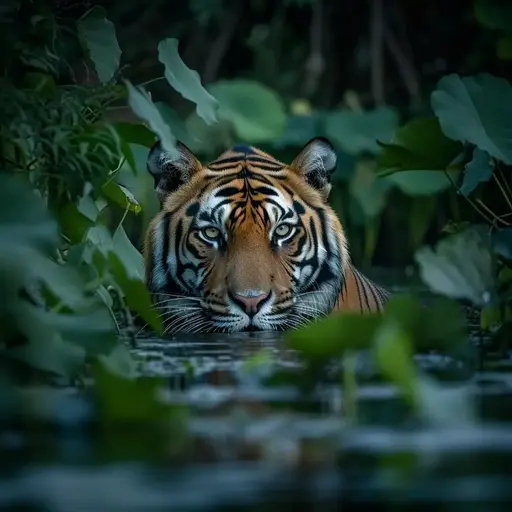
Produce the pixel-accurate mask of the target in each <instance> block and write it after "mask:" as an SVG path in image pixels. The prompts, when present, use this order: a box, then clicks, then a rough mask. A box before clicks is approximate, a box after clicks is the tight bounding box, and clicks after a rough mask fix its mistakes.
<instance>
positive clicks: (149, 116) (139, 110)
mask: <svg viewBox="0 0 512 512" xmlns="http://www.w3.org/2000/svg"><path fill="white" fill-rule="evenodd" d="M126 87H127V89H128V103H129V104H130V107H131V109H132V110H133V111H134V112H135V114H136V115H137V116H139V117H140V118H141V119H144V121H146V122H147V123H148V125H149V127H150V128H151V129H152V130H153V131H154V132H155V133H156V134H157V135H158V138H159V139H160V141H161V142H162V146H163V147H164V148H165V150H166V151H168V152H169V153H171V154H172V155H175V156H176V157H177V156H178V151H177V150H176V138H175V137H174V135H173V133H172V132H171V129H170V128H169V126H168V125H167V124H166V122H165V121H164V120H163V118H162V114H160V111H159V110H158V108H157V107H156V106H155V104H154V103H153V102H152V101H151V98H150V97H149V95H148V93H147V92H146V91H145V90H144V89H142V88H140V87H134V86H133V85H132V84H131V83H130V82H128V81H127V82H126Z"/></svg>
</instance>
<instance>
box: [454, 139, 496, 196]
mask: <svg viewBox="0 0 512 512" xmlns="http://www.w3.org/2000/svg"><path fill="white" fill-rule="evenodd" d="M493 170H494V166H493V165H492V162H491V159H490V158H489V153H487V151H482V150H481V149H478V148H474V149H473V158H472V159H471V162H469V163H468V164H467V165H466V167H465V168H464V178H463V181H462V185H461V187H460V191H461V193H462V194H463V195H465V196H468V195H469V194H471V192H473V190H475V188H476V187H477V186H478V184H479V183H482V182H485V181H489V180H490V179H491V177H492V173H493Z"/></svg>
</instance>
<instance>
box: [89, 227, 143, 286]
mask: <svg viewBox="0 0 512 512" xmlns="http://www.w3.org/2000/svg"><path fill="white" fill-rule="evenodd" d="M87 240H88V241H89V242H91V243H92V244H93V245H94V247H96V248H97V249H98V250H99V251H100V252H101V254H103V256H105V258H106V259H107V260H108V259H110V255H111V254H114V255H115V256H116V257H117V258H118V259H119V261H120V262H121V263H122V265H123V267H124V269H125V271H126V273H127V275H128V277H129V278H130V279H138V280H140V281H143V280H144V261H143V258H142V254H141V253H140V252H139V251H138V250H137V249H136V248H135V247H134V245H133V244H132V243H131V242H130V239H129V238H128V236H127V235H126V232H125V230H124V229H123V227H122V226H119V227H118V228H117V229H116V231H115V233H114V235H113V236H112V235H111V234H110V231H109V230H108V229H107V228H106V227H105V226H101V225H100V226H94V227H92V228H91V229H90V230H89V231H88V233H87Z"/></svg>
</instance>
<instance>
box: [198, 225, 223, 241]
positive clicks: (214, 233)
mask: <svg viewBox="0 0 512 512" xmlns="http://www.w3.org/2000/svg"><path fill="white" fill-rule="evenodd" d="M201 232H202V233H203V236H204V237H205V238H208V239H209V240H217V239H218V238H219V236H220V230H219V229H217V228H214V227H212V226H209V227H207V228H203V229H202V230H201Z"/></svg>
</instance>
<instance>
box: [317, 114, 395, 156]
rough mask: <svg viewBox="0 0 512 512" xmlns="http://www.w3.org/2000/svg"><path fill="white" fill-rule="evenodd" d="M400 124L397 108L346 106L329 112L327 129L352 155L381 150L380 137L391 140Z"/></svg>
mask: <svg viewBox="0 0 512 512" xmlns="http://www.w3.org/2000/svg"><path fill="white" fill-rule="evenodd" d="M397 124H398V115H397V113H396V111H395V110H394V109H391V108H388V107H378V108H376V109H375V110H369V111H362V112H354V111H352V110H348V109H346V110H339V111H334V112H332V113H330V114H328V115H327V117H326V121H325V131H326V135H327V136H328V137H329V138H330V139H331V140H332V141H333V142H335V143H336V145H337V146H339V147H340V148H342V149H343V150H344V151H346V152H347V153H348V154H350V155H358V154H360V153H362V152H365V151H367V152H369V153H372V154H378V153H379V152H380V147H379V144H378V143H377V141H380V142H389V141H391V139H392V138H393V134H394V133H395V129H396V126H397Z"/></svg>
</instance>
